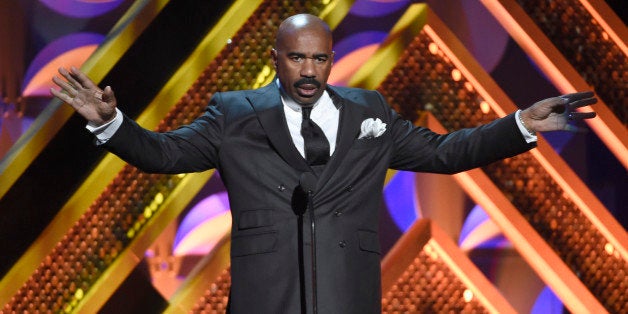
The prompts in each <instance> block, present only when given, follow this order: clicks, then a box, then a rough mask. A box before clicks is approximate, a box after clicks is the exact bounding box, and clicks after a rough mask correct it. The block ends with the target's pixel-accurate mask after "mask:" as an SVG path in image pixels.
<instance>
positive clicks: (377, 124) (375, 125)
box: [358, 118, 386, 139]
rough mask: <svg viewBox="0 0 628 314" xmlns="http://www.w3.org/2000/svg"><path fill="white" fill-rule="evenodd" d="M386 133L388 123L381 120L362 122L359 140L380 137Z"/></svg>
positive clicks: (370, 119)
mask: <svg viewBox="0 0 628 314" xmlns="http://www.w3.org/2000/svg"><path fill="white" fill-rule="evenodd" d="M384 132H386V123H384V122H382V120H380V119H379V118H377V119H373V118H368V119H366V120H364V121H362V126H360V136H358V139H362V138H373V137H379V136H381V135H382V134H384Z"/></svg>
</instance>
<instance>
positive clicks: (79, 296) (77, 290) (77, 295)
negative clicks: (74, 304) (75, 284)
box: [74, 288, 85, 300]
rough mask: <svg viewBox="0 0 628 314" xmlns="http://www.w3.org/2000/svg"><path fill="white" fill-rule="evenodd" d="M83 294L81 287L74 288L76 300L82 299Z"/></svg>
mask: <svg viewBox="0 0 628 314" xmlns="http://www.w3.org/2000/svg"><path fill="white" fill-rule="evenodd" d="M83 296H85V293H84V292H83V289H81V288H78V289H76V292H74V297H75V298H76V299H77V300H81V299H83Z"/></svg>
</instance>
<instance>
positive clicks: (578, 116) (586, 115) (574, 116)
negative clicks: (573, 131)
mask: <svg viewBox="0 0 628 314" xmlns="http://www.w3.org/2000/svg"><path fill="white" fill-rule="evenodd" d="M595 116H596V114H595V112H575V111H574V112H570V113H569V116H568V117H567V119H568V120H583V119H591V118H595Z"/></svg>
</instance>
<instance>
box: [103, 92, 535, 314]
mask: <svg viewBox="0 0 628 314" xmlns="http://www.w3.org/2000/svg"><path fill="white" fill-rule="evenodd" d="M328 91H329V92H330V94H331V95H332V99H333V100H334V102H335V104H336V105H337V106H339V107H340V110H341V114H340V125H339V131H338V132H339V134H338V137H337V138H338V140H337V141H338V142H337V146H336V150H335V152H334V154H333V156H332V157H331V159H330V161H329V162H328V164H327V165H326V166H325V168H324V169H323V170H322V172H321V173H320V175H319V177H318V184H317V188H316V192H315V194H314V195H313V203H314V208H315V211H314V212H315V214H316V216H315V217H316V218H315V221H316V248H317V254H316V255H317V275H318V276H317V279H316V280H317V287H318V288H317V291H318V292H317V293H318V310H319V312H320V313H343V314H344V313H361V314H362V313H380V312H381V292H380V289H381V288H380V245H379V238H378V213H379V206H380V204H381V201H382V187H383V183H384V178H385V175H386V171H387V169H388V168H393V169H399V170H411V171H424V172H436V173H455V172H460V171H464V170H467V169H470V168H474V167H478V166H482V165H485V164H488V163H490V162H493V161H496V160H498V159H501V158H505V157H509V156H513V155H516V154H518V153H521V152H524V151H526V150H528V149H530V148H531V147H532V146H533V145H531V144H527V143H526V142H525V141H524V139H523V137H522V135H521V133H520V131H519V129H518V128H517V126H516V122H515V120H514V118H513V115H510V116H507V117H505V118H502V119H498V120H496V121H494V122H492V123H490V124H487V125H484V126H481V127H478V128H474V129H465V130H460V131H456V132H453V133H450V134H446V135H439V134H436V133H434V132H432V131H430V130H428V129H426V128H421V127H414V126H413V125H412V123H411V122H409V121H406V120H403V119H401V118H400V117H399V116H398V114H397V113H396V112H395V111H393V110H392V109H391V108H390V107H389V105H388V104H387V103H386V102H385V100H384V99H383V97H382V96H381V95H380V94H379V93H378V92H375V91H367V90H362V89H355V88H342V87H329V88H328ZM367 118H379V119H381V120H382V121H383V122H384V123H386V132H385V133H384V134H383V135H381V136H379V137H376V138H368V139H358V135H359V133H360V125H361V123H362V121H364V120H365V119H367ZM105 147H107V148H108V149H109V150H110V151H112V152H113V153H115V154H117V155H118V156H120V157H121V158H123V159H124V160H126V161H128V162H129V163H131V164H133V165H135V166H137V167H139V168H140V169H142V170H144V171H147V172H160V173H182V172H196V171H204V170H207V169H210V168H217V169H218V171H219V172H220V174H221V178H222V180H223V181H224V183H225V186H226V187H227V190H228V194H229V201H230V206H231V214H232V217H233V226H232V235H231V236H232V245H231V276H232V288H231V299H230V303H231V304H230V306H231V311H232V312H233V313H299V312H301V310H302V306H304V307H303V308H307V309H310V308H311V305H310V304H309V303H310V300H311V299H310V296H311V291H310V288H309V287H310V283H311V282H310V275H309V266H310V265H309V258H310V257H309V244H310V240H311V239H310V237H309V232H308V230H309V229H307V228H306V229H305V231H306V232H303V227H302V226H303V224H305V225H306V226H308V221H307V215H306V217H305V218H303V219H302V218H300V215H299V214H298V213H299V212H300V211H301V209H300V208H298V207H299V206H301V205H299V204H300V202H299V201H298V195H299V189H298V186H299V178H300V176H301V174H302V173H304V172H308V171H312V169H310V167H309V166H308V165H307V163H306V162H305V160H304V159H303V158H302V157H301V155H300V154H299V152H298V151H297V149H296V148H295V146H294V144H293V142H292V139H291V137H290V134H289V131H288V127H287V124H286V121H285V116H284V113H283V107H282V102H281V98H280V94H279V90H278V89H277V87H276V85H275V84H274V83H273V84H270V85H268V86H266V87H263V88H260V89H257V90H247V91H236V92H225V93H216V94H215V95H214V97H213V98H212V100H211V101H210V104H209V106H208V107H207V110H206V112H205V113H204V114H203V116H201V117H200V118H198V119H197V120H195V121H194V122H193V123H192V124H190V125H188V126H184V127H181V128H179V129H177V130H175V131H171V132H168V133H162V134H159V133H154V132H150V131H147V130H144V129H142V128H141V127H139V126H138V125H137V124H135V123H134V122H133V121H131V120H130V119H128V118H126V117H125V118H124V122H123V124H122V126H121V127H120V129H119V130H118V131H117V132H116V134H115V135H114V136H113V137H112V138H111V139H110V140H109V141H108V142H107V143H106V144H105ZM302 241H303V243H305V247H302V246H301V245H300V243H302ZM301 254H305V257H303V256H302V255H301ZM299 265H304V267H303V266H302V267H303V268H302V269H301V270H300V269H299V267H300V266H299ZM304 270H305V275H304V274H303V271H304ZM300 271H301V272H300ZM302 290H304V291H305V294H303V293H302V292H303V291H302ZM302 298H303V300H302ZM303 302H305V305H303Z"/></svg>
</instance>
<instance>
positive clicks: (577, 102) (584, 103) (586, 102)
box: [569, 97, 597, 110]
mask: <svg viewBox="0 0 628 314" xmlns="http://www.w3.org/2000/svg"><path fill="white" fill-rule="evenodd" d="M595 103H597V98H596V97H589V98H583V99H579V100H575V101H573V102H570V103H569V108H570V109H571V110H574V109H576V108H580V107H584V106H588V105H593V104H595Z"/></svg>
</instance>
